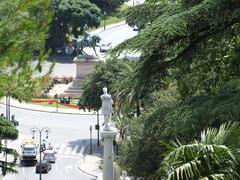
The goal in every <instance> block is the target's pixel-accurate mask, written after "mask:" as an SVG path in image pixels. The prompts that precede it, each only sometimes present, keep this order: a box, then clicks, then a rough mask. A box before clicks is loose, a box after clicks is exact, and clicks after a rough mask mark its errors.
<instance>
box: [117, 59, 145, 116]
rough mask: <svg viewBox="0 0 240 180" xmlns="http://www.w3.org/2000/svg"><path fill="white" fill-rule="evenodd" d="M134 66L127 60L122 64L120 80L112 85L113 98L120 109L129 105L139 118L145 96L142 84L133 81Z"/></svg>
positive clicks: (133, 63) (134, 64)
mask: <svg viewBox="0 0 240 180" xmlns="http://www.w3.org/2000/svg"><path fill="white" fill-rule="evenodd" d="M135 66H136V62H133V61H127V60H125V61H124V62H123V64H122V67H121V68H122V69H121V73H120V77H121V78H120V79H119V80H118V81H116V82H115V83H114V85H113V93H114V94H113V96H114V98H115V99H116V101H117V105H118V106H119V108H120V109H121V107H122V106H124V105H126V104H130V105H131V107H132V108H133V109H134V110H136V112H137V115H138V116H139V115H140V113H141V110H140V109H141V107H142V106H143V104H144V99H145V95H146V94H145V93H144V87H143V86H142V84H141V83H139V82H137V81H135V78H134V74H133V72H134V68H135Z"/></svg>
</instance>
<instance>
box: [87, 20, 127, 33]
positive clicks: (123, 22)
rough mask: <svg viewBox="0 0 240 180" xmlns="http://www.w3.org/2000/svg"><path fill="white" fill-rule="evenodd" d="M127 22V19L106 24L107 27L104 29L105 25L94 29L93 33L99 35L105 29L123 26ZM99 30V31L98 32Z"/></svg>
mask: <svg viewBox="0 0 240 180" xmlns="http://www.w3.org/2000/svg"><path fill="white" fill-rule="evenodd" d="M126 24H127V23H126V22H125V21H122V22H119V23H116V24H110V25H108V26H106V29H104V28H103V27H101V28H99V29H96V30H95V31H92V33H93V34H96V35H99V34H100V33H102V32H104V31H105V30H109V29H113V28H116V27H119V26H123V25H126ZM98 31H99V32H98Z"/></svg>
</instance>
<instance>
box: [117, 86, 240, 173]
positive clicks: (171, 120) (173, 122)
mask: <svg viewBox="0 0 240 180" xmlns="http://www.w3.org/2000/svg"><path fill="white" fill-rule="evenodd" d="M239 107H240V91H232V92H225V93H221V94H218V95H216V96H199V97H194V98H191V99H189V100H187V101H184V102H181V103H179V104H177V105H173V106H169V107H155V108H153V110H152V111H151V112H148V113H145V114H144V115H142V116H141V118H140V119H139V121H138V122H135V123H134V124H131V128H130V129H129V133H130V134H129V135H130V137H131V138H130V140H129V139H128V140H125V142H122V143H121V145H120V152H121V154H120V156H119V164H120V165H121V166H123V167H124V168H125V169H127V170H128V171H129V172H130V173H131V174H134V175H137V176H143V177H148V176H149V175H151V174H153V173H154V171H156V170H157V169H158V168H159V166H160V163H161V161H162V158H163V157H164V154H165V153H166V148H167V146H166V144H167V143H168V142H169V141H171V140H176V139H178V140H180V141H181V142H183V143H187V142H190V141H192V140H193V139H195V138H198V137H199V136H200V132H201V131H202V130H203V129H205V128H207V127H219V126H220V125H221V124H222V123H224V122H227V121H240V111H239Z"/></svg>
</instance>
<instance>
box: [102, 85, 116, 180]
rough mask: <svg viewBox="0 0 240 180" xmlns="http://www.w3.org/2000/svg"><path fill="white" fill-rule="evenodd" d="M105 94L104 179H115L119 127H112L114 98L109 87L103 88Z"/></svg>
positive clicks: (103, 101)
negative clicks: (108, 92)
mask: <svg viewBox="0 0 240 180" xmlns="http://www.w3.org/2000/svg"><path fill="white" fill-rule="evenodd" d="M103 92H104V94H103V95H101V100H102V114H103V115H104V128H103V131H101V137H102V139H103V180H114V168H113V160H114V151H113V140H114V138H115V136H116V135H117V129H116V128H114V127H111V121H110V120H111V116H112V98H111V95H110V94H107V88H103Z"/></svg>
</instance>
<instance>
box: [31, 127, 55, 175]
mask: <svg viewBox="0 0 240 180" xmlns="http://www.w3.org/2000/svg"><path fill="white" fill-rule="evenodd" d="M30 131H31V133H32V134H33V136H32V138H33V139H34V138H35V134H36V133H38V134H39V163H40V164H41V162H42V155H41V147H42V133H45V134H46V139H48V134H49V133H50V132H51V130H50V128H48V127H43V128H41V129H39V128H37V127H33V128H31V130H30ZM39 180H42V171H41V170H40V171H39Z"/></svg>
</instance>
